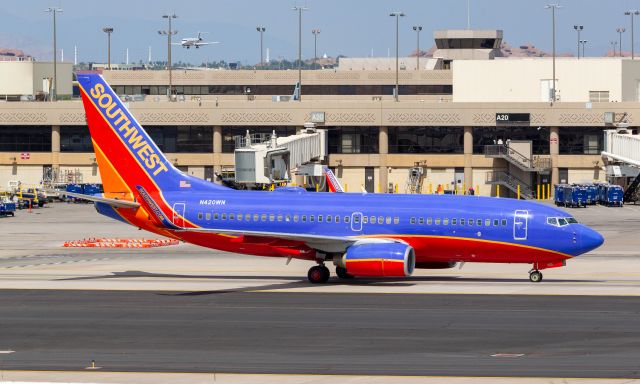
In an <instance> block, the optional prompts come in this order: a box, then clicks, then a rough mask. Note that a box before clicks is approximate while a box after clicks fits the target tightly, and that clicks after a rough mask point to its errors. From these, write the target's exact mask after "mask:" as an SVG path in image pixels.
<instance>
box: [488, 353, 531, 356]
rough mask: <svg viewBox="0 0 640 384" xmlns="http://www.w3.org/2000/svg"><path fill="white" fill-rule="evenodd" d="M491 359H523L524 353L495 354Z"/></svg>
mask: <svg viewBox="0 0 640 384" xmlns="http://www.w3.org/2000/svg"><path fill="white" fill-rule="evenodd" d="M490 356H491V357H522V356H524V353H494V354H493V355H490Z"/></svg>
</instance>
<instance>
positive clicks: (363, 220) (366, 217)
mask: <svg viewBox="0 0 640 384" xmlns="http://www.w3.org/2000/svg"><path fill="white" fill-rule="evenodd" d="M362 222H363V223H364V224H367V223H368V222H369V216H362Z"/></svg>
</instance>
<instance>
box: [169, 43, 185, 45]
mask: <svg viewBox="0 0 640 384" xmlns="http://www.w3.org/2000/svg"><path fill="white" fill-rule="evenodd" d="M171 45H183V44H182V43H171Z"/></svg>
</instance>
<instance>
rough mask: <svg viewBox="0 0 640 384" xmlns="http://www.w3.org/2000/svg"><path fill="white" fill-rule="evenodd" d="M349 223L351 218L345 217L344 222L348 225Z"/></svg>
mask: <svg viewBox="0 0 640 384" xmlns="http://www.w3.org/2000/svg"><path fill="white" fill-rule="evenodd" d="M349 221H350V220H349V216H345V217H344V222H345V223H347V224H349Z"/></svg>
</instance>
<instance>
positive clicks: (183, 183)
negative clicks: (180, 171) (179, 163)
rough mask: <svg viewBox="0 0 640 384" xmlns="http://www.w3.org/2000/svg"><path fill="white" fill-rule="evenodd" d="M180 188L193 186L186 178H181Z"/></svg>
mask: <svg viewBox="0 0 640 384" xmlns="http://www.w3.org/2000/svg"><path fill="white" fill-rule="evenodd" d="M180 188H191V183H190V182H188V181H186V180H180Z"/></svg>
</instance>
